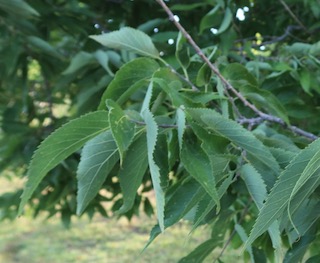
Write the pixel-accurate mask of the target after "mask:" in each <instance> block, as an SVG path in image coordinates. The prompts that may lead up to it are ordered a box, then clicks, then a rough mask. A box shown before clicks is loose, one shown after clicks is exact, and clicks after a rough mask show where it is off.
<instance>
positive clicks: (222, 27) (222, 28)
mask: <svg viewBox="0 0 320 263" xmlns="http://www.w3.org/2000/svg"><path fill="white" fill-rule="evenodd" d="M232 18H233V15H232V12H231V9H230V8H229V7H227V8H226V10H225V12H224V17H223V20H222V23H221V25H220V27H219V29H218V32H217V34H221V33H223V32H224V31H226V30H227V29H228V27H229V26H230V24H231V22H232Z"/></svg>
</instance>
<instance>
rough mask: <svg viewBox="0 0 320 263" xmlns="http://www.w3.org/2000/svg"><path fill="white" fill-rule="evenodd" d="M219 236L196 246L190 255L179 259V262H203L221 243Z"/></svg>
mask: <svg viewBox="0 0 320 263" xmlns="http://www.w3.org/2000/svg"><path fill="white" fill-rule="evenodd" d="M219 243H220V242H219V240H217V238H211V239H209V240H207V241H205V242H203V243H202V244H201V245H199V246H198V247H196V249H195V250H193V251H192V252H191V253H190V254H189V255H187V256H186V257H184V258H182V259H180V260H179V263H191V262H192V263H201V262H203V261H204V260H205V258H206V257H207V256H209V254H210V253H211V252H212V251H213V250H214V248H215V247H217V246H218V245H219Z"/></svg>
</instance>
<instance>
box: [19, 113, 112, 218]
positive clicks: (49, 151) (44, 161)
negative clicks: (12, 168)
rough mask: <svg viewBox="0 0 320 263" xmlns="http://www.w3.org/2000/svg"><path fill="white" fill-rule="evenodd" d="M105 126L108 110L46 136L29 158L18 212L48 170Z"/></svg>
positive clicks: (104, 129)
mask: <svg viewBox="0 0 320 263" xmlns="http://www.w3.org/2000/svg"><path fill="white" fill-rule="evenodd" d="M107 129H109V122H108V113H107V112H106V111H96V112H92V113H89V114H87V115H84V116H82V117H80V118H78V119H75V120H72V121H70V122H68V123H67V124H65V125H64V126H62V127H61V128H59V129H57V130H56V131H55V132H53V133H52V134H51V135H50V136H48V137H47V138H46V139H45V140H44V141H43V142H42V143H41V145H40V146H39V148H38V150H36V151H35V153H34V155H33V157H32V161H31V163H30V166H29V170H28V181H27V184H26V186H25V189H24V191H23V194H22V196H21V203H20V207H19V212H18V214H19V215H20V214H21V213H22V210H23V207H24V206H25V205H26V203H27V201H28V200H29V198H30V197H31V195H32V194H33V192H34V191H35V189H36V188H37V186H38V185H39V183H40V182H41V180H42V179H43V178H44V177H45V175H46V174H47V173H48V172H49V171H50V170H51V169H53V168H54V167H55V166H57V165H58V164H59V163H60V162H61V161H62V160H64V159H66V158H67V157H68V156H70V155H71V154H72V153H74V152H75V151H77V150H78V149H79V148H81V147H82V146H83V145H84V144H85V143H86V142H87V141H89V140H90V139H92V138H94V137H96V136H97V135H98V134H100V133H101V132H104V131H106V130H107Z"/></svg>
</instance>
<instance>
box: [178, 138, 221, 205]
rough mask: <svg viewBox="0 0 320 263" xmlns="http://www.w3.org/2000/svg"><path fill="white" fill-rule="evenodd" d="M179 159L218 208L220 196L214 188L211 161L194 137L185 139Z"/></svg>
mask: <svg viewBox="0 0 320 263" xmlns="http://www.w3.org/2000/svg"><path fill="white" fill-rule="evenodd" d="M180 157H181V161H182V163H183V165H184V167H185V168H186V170H187V171H188V173H189V174H190V175H191V176H192V177H193V178H194V179H196V180H197V181H198V183H200V185H201V186H202V187H203V188H204V189H205V190H206V191H207V193H208V194H209V195H210V196H211V198H212V199H213V201H214V202H215V204H216V205H217V211H219V209H220V202H219V200H220V198H219V196H218V193H217V189H216V182H215V178H214V176H213V170H212V166H211V162H210V159H209V157H208V156H207V154H206V153H205V151H204V150H203V149H202V148H201V146H200V145H199V144H198V143H197V142H196V141H194V138H190V139H185V141H184V143H183V145H182V150H181V154H180Z"/></svg>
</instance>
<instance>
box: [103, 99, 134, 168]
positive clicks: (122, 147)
mask: <svg viewBox="0 0 320 263" xmlns="http://www.w3.org/2000/svg"><path fill="white" fill-rule="evenodd" d="M107 106H108V108H109V124H110V129H111V132H112V136H113V138H114V140H115V142H116V144H117V146H118V151H119V154H120V163H121V164H122V161H123V158H124V154H125V151H126V150H127V149H128V147H129V146H130V144H131V142H132V140H133V137H134V134H135V124H134V123H133V122H132V121H130V120H129V119H128V117H127V116H126V115H125V114H124V112H123V110H122V109H121V107H120V106H119V105H118V104H117V103H115V102H114V101H112V100H107Z"/></svg>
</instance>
